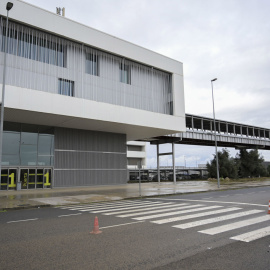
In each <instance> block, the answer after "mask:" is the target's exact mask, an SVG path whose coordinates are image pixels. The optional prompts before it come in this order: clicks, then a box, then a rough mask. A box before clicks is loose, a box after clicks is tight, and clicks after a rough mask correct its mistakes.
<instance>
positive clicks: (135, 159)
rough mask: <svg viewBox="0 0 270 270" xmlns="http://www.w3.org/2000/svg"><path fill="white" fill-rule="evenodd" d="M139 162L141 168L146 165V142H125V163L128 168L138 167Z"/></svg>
mask: <svg viewBox="0 0 270 270" xmlns="http://www.w3.org/2000/svg"><path fill="white" fill-rule="evenodd" d="M139 164H141V166H142V169H145V168H146V167H147V163H146V142H136V141H128V142H127V165H128V169H130V170H132V169H138V167H139Z"/></svg>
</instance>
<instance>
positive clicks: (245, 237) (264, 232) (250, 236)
mask: <svg viewBox="0 0 270 270" xmlns="http://www.w3.org/2000/svg"><path fill="white" fill-rule="evenodd" d="M268 235H270V227H265V228H261V229H258V230H255V231H252V232H248V233H244V234H240V235H237V236H234V237H231V238H230V239H233V240H238V241H243V242H251V241H253V240H257V239H260V238H263V237H265V236H268Z"/></svg>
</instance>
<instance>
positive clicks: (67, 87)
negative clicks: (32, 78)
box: [58, 79, 74, 97]
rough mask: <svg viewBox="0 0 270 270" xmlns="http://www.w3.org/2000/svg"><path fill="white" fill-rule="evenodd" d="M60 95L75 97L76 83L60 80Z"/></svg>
mask: <svg viewBox="0 0 270 270" xmlns="http://www.w3.org/2000/svg"><path fill="white" fill-rule="evenodd" d="M58 93H59V94H60V95H65V96H70V97H73V96H74V82H73V81H70V80H65V79H58Z"/></svg>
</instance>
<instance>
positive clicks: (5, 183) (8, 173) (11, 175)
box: [0, 168, 17, 190]
mask: <svg viewBox="0 0 270 270" xmlns="http://www.w3.org/2000/svg"><path fill="white" fill-rule="evenodd" d="M16 186H17V169H13V168H9V169H3V170H2V171H1V187H0V189H1V190H14V189H16Z"/></svg>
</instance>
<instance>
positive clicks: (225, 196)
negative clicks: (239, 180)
mask: <svg viewBox="0 0 270 270" xmlns="http://www.w3.org/2000/svg"><path fill="white" fill-rule="evenodd" d="M227 197H229V195H225V196H219V198H227Z"/></svg>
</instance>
